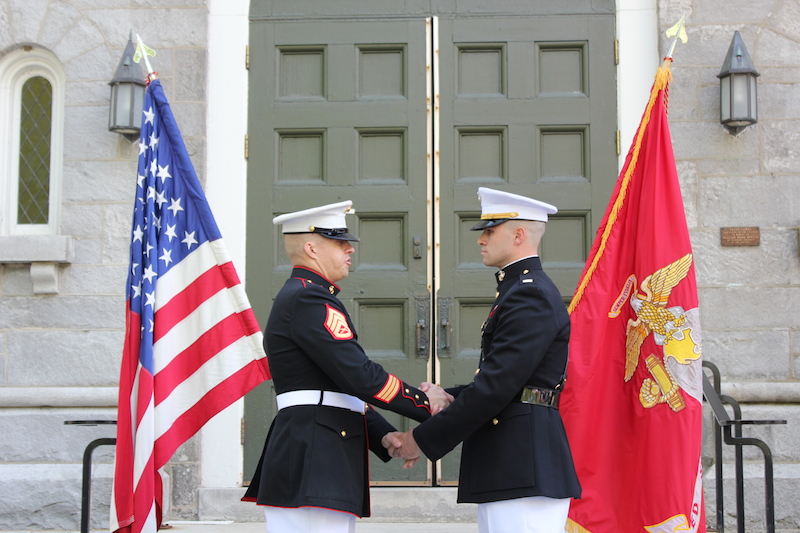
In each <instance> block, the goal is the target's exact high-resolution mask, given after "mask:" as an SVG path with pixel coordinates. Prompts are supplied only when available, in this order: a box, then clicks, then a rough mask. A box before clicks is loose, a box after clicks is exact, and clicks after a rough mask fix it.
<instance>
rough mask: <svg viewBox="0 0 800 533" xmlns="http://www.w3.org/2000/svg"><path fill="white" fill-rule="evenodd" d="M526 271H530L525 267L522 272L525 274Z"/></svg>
mask: <svg viewBox="0 0 800 533" xmlns="http://www.w3.org/2000/svg"><path fill="white" fill-rule="evenodd" d="M528 272H530V270H528V269H527V268H526V269H525V270H523V271H522V273H523V274H527V273H528Z"/></svg>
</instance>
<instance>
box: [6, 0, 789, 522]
mask: <svg viewBox="0 0 800 533" xmlns="http://www.w3.org/2000/svg"><path fill="white" fill-rule="evenodd" d="M206 4H207V3H206V2H205V1H203V0H180V1H169V2H168V1H166V0H71V1H69V2H67V1H61V0H3V1H0V57H2V56H3V55H5V54H7V53H9V52H11V51H13V50H16V49H18V48H19V47H21V46H23V45H30V46H34V47H42V48H44V49H47V50H49V51H51V52H53V53H54V54H55V55H56V56H57V57H58V58H59V60H60V61H61V62H62V64H63V66H64V70H65V72H66V77H67V87H66V107H67V109H66V125H65V149H64V177H63V207H62V215H61V234H62V235H69V236H71V237H72V239H73V243H74V250H75V254H74V259H72V262H71V263H70V264H68V265H64V266H61V267H60V268H59V293H58V294H55V295H35V294H34V293H33V284H32V281H31V276H30V268H29V265H26V264H14V265H9V264H6V265H0V501H2V502H3V505H2V506H0V530H18V531H22V530H39V529H56V530H58V529H61V530H76V529H78V527H79V521H80V515H79V502H80V476H81V467H80V461H81V455H82V453H83V448H84V447H85V445H86V444H87V443H88V442H89V441H91V440H92V439H95V438H100V437H108V436H113V431H112V430H111V429H110V428H109V427H108V426H105V427H104V426H96V427H76V426H65V425H64V424H63V422H64V421H65V420H86V419H113V418H114V417H115V408H114V407H113V406H114V405H115V404H116V391H115V387H116V384H117V381H118V368H119V359H120V355H121V351H122V338H123V330H124V323H123V321H124V315H123V312H122V310H123V305H124V301H123V300H124V288H123V287H122V286H120V284H119V280H120V279H124V278H125V272H126V268H127V247H128V241H129V233H128V232H129V230H130V228H129V224H130V209H131V201H132V193H133V190H134V188H133V187H134V178H133V176H134V172H135V160H136V147H135V145H131V144H129V143H128V142H127V141H126V140H124V139H123V138H122V137H120V136H119V135H117V134H114V133H110V132H108V131H107V130H106V127H107V113H108V96H109V89H108V86H107V83H108V81H109V80H110V79H111V77H112V76H113V74H114V70H115V68H116V65H117V63H118V61H119V58H120V56H121V54H122V50H123V48H124V46H125V44H126V41H127V36H128V33H129V32H130V31H131V30H132V31H133V32H134V33H137V32H138V33H139V34H140V35H141V36H142V38H143V39H144V41H145V42H146V43H147V44H148V45H149V46H151V47H152V48H154V49H156V50H157V51H158V55H157V56H156V57H155V58H152V63H153V66H154V68H155V69H156V70H157V71H158V72H159V73H160V77H161V79H162V80H163V81H164V87H165V90H166V92H167V97H168V98H169V100H170V103H171V105H172V107H173V109H174V111H175V115H176V116H177V117H178V118H179V124H180V127H181V131H182V133H183V136H184V140H185V142H186V144H187V147H188V149H189V151H190V155H191V156H192V160H193V161H194V163H195V166H196V168H197V170H198V173H199V174H200V177H201V180H202V179H203V170H204V162H205V149H206V144H205V134H206V133H205V132H206V110H207V107H208V103H207V101H206V100H207V95H206V85H207V50H206V46H207V43H206V34H207V25H208V9H207V6H206ZM162 6H163V7H162ZM658 13H659V30H661V32H662V33H661V35H662V37H661V46H660V49H661V50H662V51H664V50H666V49H667V48H668V42H667V40H666V39H665V38H664V37H663V30H665V29H666V28H667V27H669V26H671V25H672V24H674V22H675V21H677V20H678V18H680V16H681V14H683V13H686V16H687V31H688V35H689V39H690V40H689V42H688V43H687V44H679V45H678V48H677V51H676V53H675V63H674V64H673V72H674V82H673V84H672V88H671V94H670V123H671V130H672V135H673V144H674V148H675V155H676V159H677V161H678V171H679V175H680V178H681V182H682V186H683V191H684V201H685V204H686V213H687V218H688V221H689V225H690V229H691V234H692V241H693V245H694V248H695V258H696V266H697V274H698V285H699V287H700V303H701V313H702V320H703V329H704V340H705V342H704V356H705V358H706V359H707V360H709V361H712V362H714V363H716V364H717V365H718V366H719V368H720V369H721V371H722V374H723V381H724V387H723V390H724V391H725V392H729V393H730V394H731V395H732V396H734V397H736V398H738V399H740V400H742V401H744V402H746V403H745V405H744V410H745V417H749V418H758V419H764V418H766V419H776V418H777V419H786V420H788V424H787V425H785V426H755V427H749V428H746V431H745V433H746V435H749V436H754V437H758V438H761V439H763V440H764V441H766V442H767V443H768V444H769V445H770V447H771V448H772V450H773V452H774V454H775V461H776V465H775V475H776V519H777V522H778V527H779V529H780V528H783V529H789V530H796V529H798V528H800V449H798V447H797V444H796V443H797V442H799V441H800V429H798V428H800V409H798V404H799V403H800V381H799V380H798V378H800V312H798V309H800V255H799V254H798V229H797V227H798V225H800V172H798V170H797V168H796V167H797V166H798V162H800V153H799V152H800V148H798V146H800V143H798V141H799V140H800V54H798V52H800V2H799V1H798V0H755V1H753V0H748V1H744V0H658ZM734 30H739V31H740V32H741V35H742V37H743V39H744V42H745V44H746V45H747V47H748V49H749V51H750V54H751V56H752V58H753V61H754V62H755V65H756V68H757V69H758V70H759V72H760V73H761V77H760V78H759V113H760V116H759V123H758V124H756V125H754V126H751V127H749V128H747V129H746V130H745V131H744V132H743V133H741V134H740V135H739V136H738V137H733V136H731V135H729V134H728V133H727V131H726V130H725V129H724V128H723V127H722V126H721V125H720V124H719V103H718V101H719V100H718V99H719V89H718V87H719V82H718V80H717V78H716V74H717V73H718V72H719V70H720V67H721V65H722V61H723V59H724V57H725V54H726V52H727V49H728V46H729V44H730V41H731V39H732V37H733V32H734ZM623 60H624V58H623ZM642 75H643V76H651V75H652V73H650V72H643V73H642ZM5 119H6V118H5V117H0V120H5ZM626 148H627V147H625V148H623V149H626ZM740 226H758V227H759V228H760V231H761V243H760V245H759V246H757V247H722V246H721V245H720V237H719V232H720V228H721V227H740ZM199 448H200V444H199V442H198V441H197V440H196V439H192V440H190V441H189V442H188V443H187V444H185V445H184V446H183V447H181V449H179V451H178V452H177V453H176V455H175V457H174V458H173V461H172V463H171V464H170V466H169V468H168V473H169V475H170V478H171V480H172V481H173V483H171V484H170V490H171V494H170V498H169V503H170V504H171V514H170V515H169V516H170V517H171V518H175V519H178V518H184V519H185V518H196V517H198V516H199V514H201V513H200V512H199V511H198V505H200V504H199V498H200V496H199V495H198V492H197V490H196V489H197V487H198V485H200V478H201V473H202V472H201V469H200V455H201V453H200V449H199ZM705 449H706V455H708V456H710V454H711V449H710V445H709V443H708V442H707V443H706V447H705ZM745 457H746V460H747V461H748V464H747V465H746V466H747V468H746V469H745V475H746V486H747V488H748V507H747V516H748V520H749V527H748V529H749V530H758V529H759V528H760V527H763V522H762V521H761V520H762V517H763V514H762V513H763V511H762V510H761V506H762V503H763V501H762V500H763V499H762V496H761V492H760V490H761V483H762V479H761V476H762V475H763V474H762V471H761V466H760V464H761V463H760V461H761V458H760V455H759V454H758V453H757V452H753V451H750V450H748V451H747V453H746V455H745ZM726 460H727V461H728V462H730V461H731V460H732V455H731V453H730V451H727V452H726ZM112 461H113V453H112V451H111V448H109V447H105V448H103V447H101V448H99V449H98V450H97V452H96V455H95V464H96V467H95V476H94V478H95V480H96V481H95V484H94V495H95V506H94V509H93V513H94V514H93V517H94V520H93V525H94V527H97V528H102V527H105V526H106V525H107V523H108V521H107V520H108V519H107V516H108V505H107V503H108V490H109V486H110V478H111V473H112ZM706 464H707V465H710V462H709V461H708V460H707V461H706ZM729 466H730V465H729V464H726V469H727V470H726V476H725V477H726V483H727V488H726V491H727V492H726V508H727V509H728V513H729V514H731V513H732V512H733V510H734V503H733V500H732V495H733V490H732V481H731V480H730V479H729V478H730V476H732V470H731V469H730V468H729ZM712 476H713V471H709V472H708V473H707V484H706V487H707V491H706V495H707V502H708V504H709V505H712V504H713V503H714V500H713V497H714V494H713V479H712ZM212 488H213V487H212ZM238 494H239V491H238V489H237V491H236V497H237V498H238ZM212 507H213V506H212ZM708 509H709V511H710V513H709V520H710V521H711V523H712V524H713V507H708ZM729 520H730V518H729ZM726 525H727V526H728V528H729V529H731V530H733V528H734V527H735V526H734V525H733V522H732V521H730V522H729V523H728V524H726Z"/></svg>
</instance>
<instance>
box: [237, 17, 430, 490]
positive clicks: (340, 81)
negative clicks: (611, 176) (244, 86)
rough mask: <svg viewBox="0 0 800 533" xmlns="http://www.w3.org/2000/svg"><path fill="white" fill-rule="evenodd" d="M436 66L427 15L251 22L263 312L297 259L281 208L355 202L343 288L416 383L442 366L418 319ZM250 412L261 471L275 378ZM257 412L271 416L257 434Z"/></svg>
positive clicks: (383, 355)
mask: <svg viewBox="0 0 800 533" xmlns="http://www.w3.org/2000/svg"><path fill="white" fill-rule="evenodd" d="M425 65H426V21H425V19H416V20H405V21H382V22H381V21H375V20H370V21H338V22H329V21H318V22H312V21H281V22H271V21H263V22H259V23H253V24H252V26H251V69H250V94H251V98H253V99H254V103H255V105H251V111H250V134H249V135H250V154H251V156H250V161H249V169H250V170H249V176H248V200H249V202H248V227H249V231H250V232H251V233H250V234H251V237H250V239H249V240H248V252H247V255H248V276H247V285H248V292H249V293H250V294H251V299H252V300H254V301H255V302H256V304H254V307H255V308H256V315H257V316H258V317H259V318H260V320H262V321H265V320H266V318H267V316H268V315H269V308H270V306H271V302H272V299H273V298H274V296H275V294H276V293H277V292H278V291H279V290H280V288H281V287H282V286H283V284H284V282H285V280H286V278H287V277H288V275H289V272H290V269H291V265H290V264H289V261H288V259H287V257H286V254H285V252H284V250H283V245H282V239H281V236H280V234H279V233H278V228H275V227H274V226H273V225H272V223H271V219H272V217H273V216H275V215H278V214H281V213H285V212H290V211H295V210H299V209H306V208H309V207H313V206H317V205H322V204H326V203H332V202H337V201H341V200H346V199H349V200H352V201H353V208H354V210H355V211H356V214H355V216H353V217H348V226H349V227H350V228H351V231H352V232H353V233H354V234H355V235H356V236H357V237H359V238H360V239H361V242H360V243H357V244H356V245H355V248H356V252H355V254H354V255H353V263H352V266H351V273H350V275H349V276H348V277H347V278H346V279H344V280H342V281H341V282H340V286H341V287H342V292H341V294H340V295H339V296H340V298H341V299H342V301H343V302H344V303H345V305H346V306H347V309H348V310H349V312H350V314H351V316H352V318H353V320H354V322H355V325H356V330H357V331H358V333H359V341H360V343H361V345H362V346H363V347H364V349H365V350H366V352H367V354H368V355H369V357H370V358H372V359H373V360H375V361H377V362H379V363H381V364H382V365H383V366H384V367H385V368H386V369H387V370H388V371H390V372H392V373H394V374H396V375H398V376H399V377H401V378H402V379H404V380H406V381H408V382H410V383H413V384H419V383H420V382H422V381H424V380H426V379H427V376H428V375H429V366H430V361H429V359H430V348H429V346H428V345H426V344H425V342H423V341H424V336H420V335H418V334H417V328H416V325H417V324H419V321H420V320H422V321H423V324H424V325H425V326H426V328H427V327H428V323H429V321H430V318H429V315H430V312H429V311H428V313H427V314H425V312H424V311H420V309H423V310H424V309H428V310H429V309H430V292H429V290H428V286H429V285H430V281H429V269H428V263H429V257H428V253H427V246H428V241H429V237H428V229H427V226H428V224H427V219H428V216H427V214H426V210H427V205H426V204H427V202H426V198H427V195H428V192H427V191H428V186H427V183H428V163H427V135H426V130H427V128H428V118H427V107H426V106H427V104H426V96H427V90H428V89H427V84H426V79H427V77H426V67H425ZM256 235H258V236H259V237H257V238H256V237H255V236H256ZM254 294H255V295H254ZM420 329H422V328H420ZM423 333H425V334H426V335H427V336H428V337H429V334H428V331H427V329H426V330H425V331H424V332H423ZM420 344H421V345H422V346H418V345H420ZM265 406H269V407H268V408H266V409H265ZM246 411H247V413H246V418H247V419H248V424H247V425H246V430H245V446H246V464H245V471H246V472H247V473H248V474H246V475H252V471H253V469H254V467H255V464H256V462H257V460H258V456H259V454H260V451H261V445H262V444H263V440H264V435H265V429H266V428H265V427H264V420H265V419H267V420H270V421H271V419H272V418H273V417H274V414H275V405H274V392H273V390H272V386H271V384H266V385H265V386H263V387H262V388H261V389H260V390H258V391H256V392H254V393H253V394H252V395H250V396H248V399H247V401H246ZM254 411H255V412H257V413H258V414H257V415H254V416H258V417H259V418H258V419H259V420H260V422H261V423H260V424H259V426H260V427H255V428H252V429H253V433H250V429H251V428H250V423H249V422H250V420H249V416H250V415H251V413H253V412H254ZM386 418H387V419H389V421H390V422H392V423H393V424H394V425H395V426H396V427H397V428H398V429H403V430H405V429H407V428H408V427H409V422H408V421H407V420H405V419H403V418H401V417H399V416H397V415H395V414H394V413H388V412H387V413H386ZM259 433H260V435H259ZM371 470H372V478H373V479H375V480H381V481H392V482H395V483H397V482H404V481H405V482H409V481H413V482H415V483H419V482H424V481H425V480H426V479H427V478H428V473H427V472H426V469H424V468H417V469H414V470H401V469H399V468H397V466H396V462H395V463H394V464H389V465H384V464H383V463H382V462H381V461H379V460H373V462H372V467H371Z"/></svg>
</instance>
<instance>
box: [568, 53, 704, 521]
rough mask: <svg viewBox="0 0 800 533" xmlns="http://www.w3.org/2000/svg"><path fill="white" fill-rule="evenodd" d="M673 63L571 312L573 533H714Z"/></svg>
mask: <svg viewBox="0 0 800 533" xmlns="http://www.w3.org/2000/svg"><path fill="white" fill-rule="evenodd" d="M670 61H671V60H666V61H665V62H664V65H663V66H662V67H661V68H660V69H659V70H658V73H657V74H656V79H655V83H654V84H653V89H652V91H651V94H650V101H649V103H648V104H647V108H646V110H645V112H644V116H643V117H642V121H641V124H640V125H639V129H638V131H637V133H636V136H635V138H634V142H633V146H631V149H630V152H629V153H628V156H627V159H626V161H625V165H624V167H623V169H622V172H621V173H620V175H619V178H618V180H617V184H616V187H615V189H614V193H613V194H612V197H611V200H610V202H609V205H608V208H607V209H606V213H605V215H604V217H603V221H602V223H601V224H600V227H599V229H598V231H597V235H596V237H595V240H594V243H593V246H592V250H591V253H590V255H589V259H588V260H587V262H586V266H585V268H584V271H583V274H582V276H581V280H580V283H579V284H578V287H577V289H576V292H575V295H574V298H573V300H572V303H571V304H570V308H569V310H570V313H571V320H572V334H571V341H570V360H569V367H568V376H569V378H568V386H567V387H566V389H565V391H564V394H563V396H562V401H561V407H560V409H561V412H562V415H563V418H564V424H565V426H566V429H567V434H568V436H569V440H570V446H571V447H572V452H573V457H574V460H575V466H576V468H577V470H578V477H579V479H580V482H581V486H582V488H583V495H582V498H581V499H580V500H573V502H572V506H571V508H570V513H569V520H568V522H567V531H569V532H571V533H584V532H590V533H620V532H625V533H640V532H641V533H667V532H669V533H673V532H681V533H696V532H705V530H706V525H705V513H704V509H703V493H702V468H701V464H700V451H701V435H702V400H703V397H702V368H701V335H700V316H699V309H698V299H697V284H696V281H695V266H694V256H693V255H692V246H691V242H690V240H689V231H688V228H687V224H686V216H685V214H684V207H683V199H682V197H681V190H680V184H679V182H678V175H677V171H676V169H675V159H674V155H673V152H672V140H671V138H670V133H669V124H668V122H667V104H668V88H669V82H670V80H671V77H672V74H671V72H670V70H669V63H670Z"/></svg>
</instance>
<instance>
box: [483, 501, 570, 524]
mask: <svg viewBox="0 0 800 533" xmlns="http://www.w3.org/2000/svg"><path fill="white" fill-rule="evenodd" d="M569 503H570V498H565V499H555V498H546V497H544V496H531V497H529V498H516V499H513V500H503V501H499V502H489V503H479V504H478V532H479V533H564V526H566V524H567V515H568V514H569Z"/></svg>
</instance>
